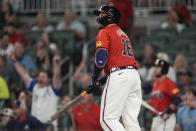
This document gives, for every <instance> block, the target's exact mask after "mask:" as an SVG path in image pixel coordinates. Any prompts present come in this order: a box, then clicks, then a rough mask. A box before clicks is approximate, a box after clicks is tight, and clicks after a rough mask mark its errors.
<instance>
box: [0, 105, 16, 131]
mask: <svg viewBox="0 0 196 131" xmlns="http://www.w3.org/2000/svg"><path fill="white" fill-rule="evenodd" d="M0 115H1V122H0V130H1V131H5V130H6V125H7V123H8V122H9V121H10V120H11V119H12V118H13V115H14V113H13V110H12V109H11V108H3V109H2V110H1V112H0Z"/></svg>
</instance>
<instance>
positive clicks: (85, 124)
mask: <svg viewBox="0 0 196 131" xmlns="http://www.w3.org/2000/svg"><path fill="white" fill-rule="evenodd" d="M74 118H75V122H76V126H77V130H79V131H80V130H82V131H84V130H87V131H95V130H96V131H101V130H102V128H101V125H100V122H99V121H100V106H99V105H97V104H94V103H92V104H91V105H90V107H89V109H88V110H85V109H84V107H83V105H81V104H79V105H76V106H75V107H74Z"/></svg>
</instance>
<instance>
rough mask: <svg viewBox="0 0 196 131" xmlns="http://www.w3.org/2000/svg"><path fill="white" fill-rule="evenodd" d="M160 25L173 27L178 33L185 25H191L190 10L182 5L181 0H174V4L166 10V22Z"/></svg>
mask: <svg viewBox="0 0 196 131" xmlns="http://www.w3.org/2000/svg"><path fill="white" fill-rule="evenodd" d="M161 26H162V28H174V29H176V30H177V31H178V32H179V33H181V31H182V30H183V29H184V28H185V27H186V26H192V20H191V15H190V12H189V10H188V9H187V7H186V6H185V5H183V0H176V6H175V7H173V8H172V9H171V10H170V11H169V12H168V16H167V22H165V23H163V24H162V25H161Z"/></svg>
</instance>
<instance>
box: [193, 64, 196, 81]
mask: <svg viewBox="0 0 196 131" xmlns="http://www.w3.org/2000/svg"><path fill="white" fill-rule="evenodd" d="M193 82H195V83H196V62H194V63H193Z"/></svg>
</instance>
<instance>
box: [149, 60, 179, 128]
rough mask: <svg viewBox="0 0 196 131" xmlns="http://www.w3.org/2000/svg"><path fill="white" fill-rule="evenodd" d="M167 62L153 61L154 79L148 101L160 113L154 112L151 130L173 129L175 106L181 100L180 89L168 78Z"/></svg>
mask: <svg viewBox="0 0 196 131" xmlns="http://www.w3.org/2000/svg"><path fill="white" fill-rule="evenodd" d="M168 69H169V64H168V63H167V62H166V61H164V60H161V59H157V60H156V61H155V72H154V75H155V77H156V80H155V82H154V84H153V89H152V93H151V100H149V101H148V102H149V103H150V104H151V105H152V107H154V108H155V109H156V110H158V111H159V112H162V115H161V116H159V115H157V114H154V113H153V115H154V117H153V121H152V125H151V131H161V130H164V129H165V131H173V130H174V127H175V123H176V117H175V112H176V107H177V106H178V104H179V103H180V102H181V96H180V91H179V89H178V88H177V86H176V83H174V82H173V81H172V80H171V79H170V78H168V77H167V76H166V75H167V73H168Z"/></svg>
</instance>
